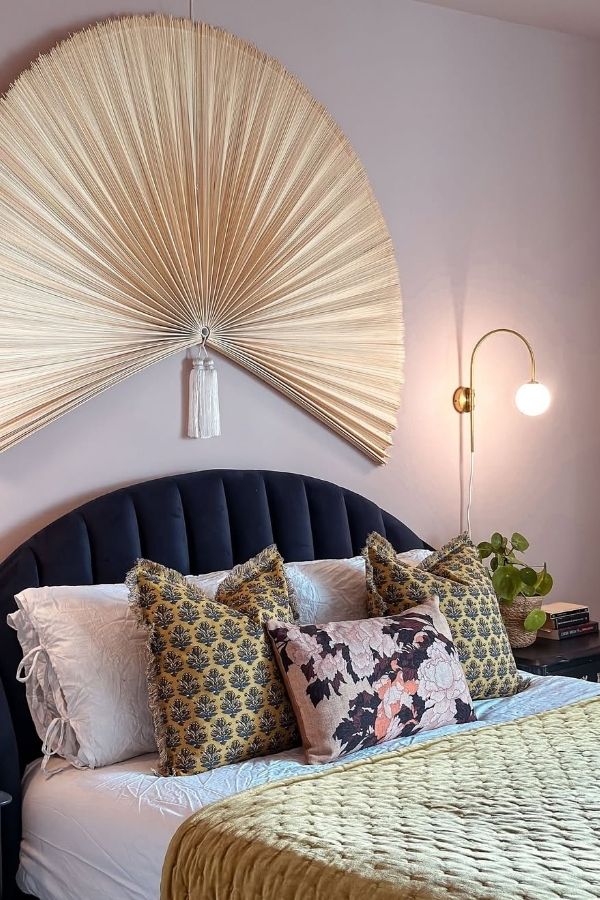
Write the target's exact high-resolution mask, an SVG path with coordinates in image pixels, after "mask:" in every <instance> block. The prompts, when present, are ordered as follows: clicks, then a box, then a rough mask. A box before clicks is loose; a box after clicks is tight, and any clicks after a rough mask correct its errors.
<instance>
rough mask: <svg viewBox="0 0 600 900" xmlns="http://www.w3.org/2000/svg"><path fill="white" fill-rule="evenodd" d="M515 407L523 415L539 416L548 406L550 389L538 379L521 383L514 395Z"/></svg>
mask: <svg viewBox="0 0 600 900" xmlns="http://www.w3.org/2000/svg"><path fill="white" fill-rule="evenodd" d="M515 403H516V404H517V409H518V410H519V412H522V413H523V415H525V416H541V415H542V413H545V412H546V410H547V409H548V407H549V406H550V391H549V390H548V388H547V387H546V385H545V384H540V382H539V381H528V382H527V384H522V385H521V387H520V388H519V390H518V391H517V393H516V395H515Z"/></svg>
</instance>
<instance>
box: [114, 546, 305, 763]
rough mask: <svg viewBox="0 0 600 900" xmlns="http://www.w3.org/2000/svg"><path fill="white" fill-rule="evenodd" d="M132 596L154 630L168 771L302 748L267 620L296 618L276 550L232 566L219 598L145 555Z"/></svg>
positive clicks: (156, 708)
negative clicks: (276, 659) (269, 636)
mask: <svg viewBox="0 0 600 900" xmlns="http://www.w3.org/2000/svg"><path fill="white" fill-rule="evenodd" d="M127 584H128V586H129V589H130V601H131V603H132V605H133V606H134V608H135V610H136V612H137V614H138V617H139V619H140V621H141V622H142V624H143V625H144V626H145V627H146V628H147V630H148V635H149V639H148V649H149V666H148V688H149V695H150V705H151V709H152V713H153V718H154V730H155V734H156V742H157V745H158V750H159V762H160V765H159V773H160V774H161V775H193V774H197V773H199V772H204V771H207V770H208V769H214V768H216V767H217V766H223V765H228V764H229V763H235V762H239V761H241V760H244V759H250V758H252V757H255V756H263V755H265V754H267V753H277V752H279V751H281V750H287V749H289V748H290V747H295V746H297V745H298V744H299V743H300V741H299V735H298V729H297V725H296V720H295V716H294V712H293V709H292V707H291V705H290V702H289V700H288V698H287V695H286V692H285V687H284V685H283V682H282V679H281V675H280V672H279V669H278V666H277V663H276V661H275V658H274V655H273V651H272V648H271V645H270V642H269V639H268V637H267V635H266V633H265V630H264V624H263V623H264V622H265V621H266V619H268V618H269V617H270V616H273V615H276V616H278V617H282V619H283V621H286V622H289V623H291V622H293V619H294V616H293V611H292V608H291V606H290V603H289V599H288V596H287V587H286V580H285V576H284V572H283V560H282V558H281V556H280V555H279V553H278V552H277V549H276V547H274V546H273V547H268V548H267V549H266V550H264V551H263V552H262V553H260V554H259V555H258V556H257V557H255V558H254V559H252V560H250V562H248V563H245V564H244V565H243V566H239V567H237V568H236V569H233V570H232V572H231V574H230V575H229V576H228V577H227V579H225V581H223V582H222V583H221V584H220V585H219V588H218V591H217V595H216V597H215V599H214V600H210V599H209V598H208V597H206V596H205V595H204V594H203V593H202V592H201V591H200V590H199V589H198V588H197V587H195V586H194V585H193V584H190V582H189V581H187V580H186V579H185V578H184V576H183V575H180V574H179V572H175V571H174V570H172V569H167V568H165V567H164V566H161V565H158V563H154V562H149V561H148V560H143V559H142V560H139V561H138V562H137V564H136V565H135V567H134V568H133V569H132V570H131V572H130V573H129V575H128V576H127Z"/></svg>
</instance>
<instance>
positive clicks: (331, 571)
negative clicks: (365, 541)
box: [284, 550, 432, 625]
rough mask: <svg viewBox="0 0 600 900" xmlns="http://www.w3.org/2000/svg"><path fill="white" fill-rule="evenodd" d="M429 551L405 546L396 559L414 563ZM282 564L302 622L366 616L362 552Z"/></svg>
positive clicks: (342, 620)
mask: <svg viewBox="0 0 600 900" xmlns="http://www.w3.org/2000/svg"><path fill="white" fill-rule="evenodd" d="M431 552H432V551H431V550H409V551H408V552H407V553H399V554H398V559H400V560H402V561H403V562H406V563H409V564H410V565H415V566H416V565H418V563H420V562H421V561H422V560H423V559H425V558H426V557H427V556H429V554H430V553H431ZM284 568H285V572H286V575H287V577H288V578H289V579H290V581H291V583H292V585H293V587H294V589H295V591H296V598H297V602H298V614H299V619H300V623H301V624H302V625H316V624H317V623H318V622H354V621H356V620H357V619H364V618H366V616H367V611H366V607H367V586H366V573H365V561H364V558H363V557H362V556H353V557H352V558H351V559H315V560H310V561H307V562H297V563H286V564H285V567H284Z"/></svg>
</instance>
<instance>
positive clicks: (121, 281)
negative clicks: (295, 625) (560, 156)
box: [0, 16, 403, 461]
mask: <svg viewBox="0 0 600 900" xmlns="http://www.w3.org/2000/svg"><path fill="white" fill-rule="evenodd" d="M203 327H206V328H207V329H210V335H209V338H208V346H210V347H212V348H213V349H215V350H217V351H219V352H220V353H222V354H223V355H224V356H226V357H228V358H229V359H231V360H233V361H235V362H236V363H238V364H239V365H241V366H243V367H244V368H245V369H247V370H249V371H250V372H252V373H254V374H255V375H257V376H258V377H259V378H262V379H263V380H264V381H266V382H268V383H269V384H270V385H272V386H273V387H274V388H276V389H277V390H279V391H281V392H282V393H283V394H285V395H286V396H287V397H289V398H291V399H292V400H293V401H295V402H296V403H298V404H299V405H300V406H302V407H303V408H304V409H306V410H308V412H310V413H312V414H313V415H314V416H316V417H317V418H318V419H320V420H321V421H323V422H324V423H326V424H327V425H328V426H329V427H331V428H332V429H334V430H335V431H336V432H338V433H339V434H340V435H342V436H343V437H344V438H346V439H347V440H348V441H351V442H352V443H353V444H354V445H356V446H357V447H359V448H360V449H361V450H363V451H364V452H365V453H367V454H368V455H369V456H370V457H371V458H373V459H375V460H377V461H383V460H384V459H385V457H386V453H387V450H388V448H389V445H390V444H391V434H392V431H393V429H394V427H395V423H396V410H397V406H398V402H399V394H400V387H401V380H402V361H403V354H402V311H401V299H400V291H399V286H398V275H397V270H396V265H395V262H394V256H393V251H392V247H391V242H390V239H389V235H388V232H387V229H386V227H385V223H384V221H383V219H382V216H381V213H380V211H379V208H378V206H377V203H376V201H375V200H374V198H373V195H372V192H371V190H370V187H369V183H368V180H367V177H366V175H365V172H364V170H363V167H362V165H361V164H360V161H359V160H358V159H357V157H356V155H355V154H354V152H353V150H352V148H351V147H350V146H349V144H348V142H347V141H346V139H345V138H344V136H343V135H342V134H341V132H340V131H339V129H338V128H337V126H336V125H335V123H334V122H333V121H332V119H331V117H330V116H329V115H328V113H327V112H326V110H325V109H324V108H323V107H322V106H321V105H320V104H319V103H317V102H316V101H315V100H314V99H313V98H312V97H311V96H310V95H309V93H308V92H307V90H306V89H305V88H304V87H303V86H302V85H301V84H300V83H299V82H298V81H297V79H295V78H294V77H293V76H292V75H290V74H289V73H288V72H287V71H286V70H285V69H284V68H283V67H282V66H281V65H280V64H279V63H278V62H277V61H276V60H274V59H272V58H270V57H268V56H266V55H264V54H262V53H260V52H259V51H257V50H256V49H255V48H254V47H253V46H251V45H250V44H248V43H246V42H244V41H242V40H239V39H238V38H236V37H234V36H233V35H230V34H227V33H226V32H223V31H221V30H219V29H216V28H212V27H209V26H207V25H203V24H194V23H192V22H191V21H187V20H180V19H171V18H165V17H162V16H150V17H133V18H124V19H118V20H113V21H107V22H105V23H101V24H99V25H96V26H94V27H93V28H89V29H87V30H85V31H82V32H80V33H78V34H76V35H74V36H73V37H71V38H69V39H68V40H66V41H64V42H63V43H62V44H60V45H59V46H58V47H56V48H55V49H54V50H52V51H51V52H50V53H49V54H47V55H45V56H42V57H40V58H39V60H38V61H37V62H36V63H34V65H33V66H32V68H31V69H29V70H28V71H27V72H25V73H24V74H23V75H22V76H21V77H20V78H19V79H18V80H17V81H16V82H15V84H14V85H13V86H12V87H11V88H10V90H9V91H8V93H7V94H6V96H5V97H4V98H3V99H2V100H1V101H0V449H5V448H7V447H10V446H12V445H13V444H15V443H17V442H18V441H19V440H21V439H22V438H24V437H26V436H27V435H30V434H32V433H33V432H34V431H36V430H37V429H39V428H41V427H42V426H43V425H45V424H47V423H49V422H51V421H53V420H54V419H56V418H57V417H58V416H60V415H62V414H63V413H65V412H67V411H68V410H71V409H73V408H74V407H76V406H77V405H78V404H80V403H82V402H84V401H85V400H87V399H89V398H90V397H92V396H93V395H95V394H97V393H98V392H100V391H102V390H104V389H105V388H107V387H109V386H110V385H113V384H115V383H117V382H119V381H121V380H122V379H124V378H126V377H127V376H128V375H131V374H132V373H134V372H137V371H139V370H141V369H143V368H144V367H146V366H148V365H150V364H152V363H154V362H156V361H157V360H160V359H162V358H164V357H166V356H169V355H171V354H173V353H176V352H179V351H181V350H183V349H184V348H189V347H192V346H194V345H196V344H198V343H199V341H200V335H201V330H202V328H203Z"/></svg>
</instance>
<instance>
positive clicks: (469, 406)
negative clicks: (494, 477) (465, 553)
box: [452, 328, 551, 534]
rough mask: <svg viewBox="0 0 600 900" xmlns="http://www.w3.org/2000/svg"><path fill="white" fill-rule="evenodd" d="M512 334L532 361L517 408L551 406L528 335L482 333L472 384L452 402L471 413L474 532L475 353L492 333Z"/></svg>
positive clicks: (528, 411) (534, 411) (531, 412)
mask: <svg viewBox="0 0 600 900" xmlns="http://www.w3.org/2000/svg"><path fill="white" fill-rule="evenodd" d="M501 333H504V334H513V335H514V336H515V337H517V338H519V340H521V341H523V343H524V344H525V346H526V347H527V350H528V352H529V358H530V361H531V371H530V376H531V377H530V379H529V381H527V382H525V384H522V385H521V387H520V388H519V389H518V390H517V393H516V395H515V403H516V406H517V409H518V410H519V411H520V412H522V413H523V414H524V415H526V416H540V415H542V413H545V412H546V410H547V409H548V407H549V406H550V399H551V398H550V391H549V390H548V388H547V387H546V386H545V385H543V384H541V383H540V382H539V381H538V380H537V379H536V366H535V354H534V352H533V348H532V346H531V344H530V343H529V341H528V340H527V338H525V337H523V335H522V334H520V333H519V332H518V331H515V330H514V329H513V328H494V329H493V330H492V331H488V332H487V333H486V334H484V335H483V337H480V338H479V340H478V341H477V343H476V344H475V346H474V347H473V352H472V353H471V364H470V367H469V385H468V387H465V386H462V385H461V386H460V387H457V388H456V390H455V391H454V395H453V398H452V402H453V404H454V409H455V410H456V411H457V412H458V413H468V414H469V418H470V438H471V441H470V443H471V466H470V474H469V500H468V504H467V528H468V531H469V534H470V533H471V500H472V493H473V463H474V454H475V388H474V372H475V356H476V354H477V351H478V349H479V347H480V346H481V345H482V344H483V342H484V341H485V340H486V339H487V338H489V337H490V336H491V335H492V334H501Z"/></svg>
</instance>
